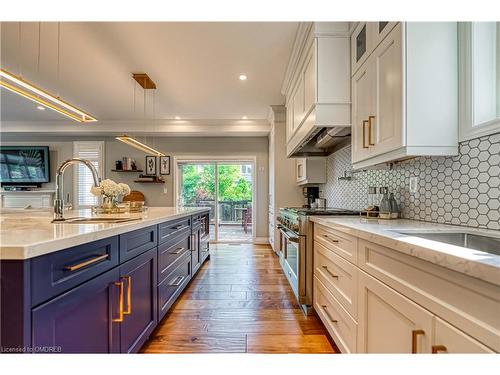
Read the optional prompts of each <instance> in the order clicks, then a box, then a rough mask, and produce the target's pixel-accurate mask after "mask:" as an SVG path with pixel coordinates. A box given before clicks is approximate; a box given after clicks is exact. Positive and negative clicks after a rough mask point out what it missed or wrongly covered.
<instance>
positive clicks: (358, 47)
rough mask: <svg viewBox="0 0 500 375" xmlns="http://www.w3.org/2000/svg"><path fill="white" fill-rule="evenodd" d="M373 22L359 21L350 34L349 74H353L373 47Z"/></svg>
mask: <svg viewBox="0 0 500 375" xmlns="http://www.w3.org/2000/svg"><path fill="white" fill-rule="evenodd" d="M372 24H373V22H360V23H359V24H358V26H357V27H356V29H355V30H354V32H353V34H352V36H351V74H355V73H356V71H357V70H358V69H359V68H360V66H361V65H363V63H364V62H365V61H366V59H367V58H368V56H369V55H370V53H371V52H372V49H373V38H372V32H371V31H372V28H373V25H372Z"/></svg>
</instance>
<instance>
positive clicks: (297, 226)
mask: <svg viewBox="0 0 500 375" xmlns="http://www.w3.org/2000/svg"><path fill="white" fill-rule="evenodd" d="M292 230H293V231H294V232H298V231H299V224H293V225H292Z"/></svg>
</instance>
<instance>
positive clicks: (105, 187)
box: [101, 179, 120, 197]
mask: <svg viewBox="0 0 500 375" xmlns="http://www.w3.org/2000/svg"><path fill="white" fill-rule="evenodd" d="M101 188H102V193H103V194H104V195H107V196H108V197H115V196H117V195H118V194H120V188H119V187H118V184H117V183H116V182H114V181H113V180H109V179H106V180H104V181H102V182H101Z"/></svg>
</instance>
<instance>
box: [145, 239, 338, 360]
mask: <svg viewBox="0 0 500 375" xmlns="http://www.w3.org/2000/svg"><path fill="white" fill-rule="evenodd" d="M210 253H211V255H210V260H208V261H207V262H206V263H205V264H204V265H203V267H202V268H201V269H200V271H199V272H198V274H197V275H196V276H195V278H194V279H193V280H192V281H191V283H190V284H189V286H188V287H187V288H186V290H185V291H184V293H183V294H182V295H181V296H180V297H179V299H178V301H177V302H176V303H175V304H174V306H172V308H171V310H170V311H169V313H168V314H167V316H166V317H165V318H164V319H163V320H162V322H161V323H160V324H159V325H158V327H157V328H156V330H155V331H154V332H153V334H152V335H151V337H150V339H149V341H148V342H147V343H146V344H145V345H144V347H143V348H142V352H143V353H335V352H336V350H335V349H334V344H333V343H332V342H331V341H330V340H329V338H328V334H327V332H326V330H325V328H324V326H323V324H322V323H321V321H320V320H319V318H318V317H316V316H307V317H306V316H305V315H304V314H303V313H302V311H301V310H300V309H299V306H298V304H297V302H296V300H295V296H294V295H293V293H292V289H291V288H290V286H289V285H288V282H287V280H286V278H285V276H284V275H283V273H282V272H281V268H280V265H279V262H278V258H277V257H276V256H275V255H274V253H273V251H272V249H271V248H270V247H269V246H268V245H252V244H238V245H234V244H217V245H211V250H210ZM332 344H333V346H332Z"/></svg>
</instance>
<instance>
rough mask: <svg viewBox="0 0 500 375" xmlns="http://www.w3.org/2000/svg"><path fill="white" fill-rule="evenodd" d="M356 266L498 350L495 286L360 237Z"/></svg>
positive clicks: (499, 291)
mask: <svg viewBox="0 0 500 375" xmlns="http://www.w3.org/2000/svg"><path fill="white" fill-rule="evenodd" d="M359 267H360V268H361V269H363V270H364V271H366V272H367V273H369V274H370V275H372V276H374V277H376V278H377V279H379V280H381V281H382V282H383V283H385V284H387V285H389V286H390V287H392V288H394V289H395V290H397V291H398V292H400V293H401V294H403V295H405V296H406V297H408V298H410V299H411V300H413V301H415V302H416V303H418V304H420V305H421V306H424V307H425V308H426V309H428V310H430V311H432V312H433V313H434V314H435V315H437V316H439V317H441V318H443V319H444V320H446V321H447V322H449V323H450V324H452V325H453V326H455V327H460V329H461V330H462V331H464V332H465V333H467V334H468V335H470V336H472V337H474V338H476V339H477V340H479V341H481V342H482V343H484V344H485V345H486V346H489V347H490V348H492V349H493V350H495V351H500V339H499V338H500V319H499V318H498V317H499V316H500V288H499V287H498V286H496V285H493V284H490V283H487V282H484V281H482V280H479V279H476V278H473V277H470V276H467V275H464V274H462V273H459V272H455V271H452V270H449V269H447V268H444V267H441V266H438V265H436V264H433V263H431V262H427V261H425V260H422V259H418V258H415V257H413V256H409V255H406V254H403V253H401V252H399V251H396V250H392V249H389V248H386V247H384V246H380V245H378V244H375V243H373V242H369V241H365V240H361V239H360V240H359Z"/></svg>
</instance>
